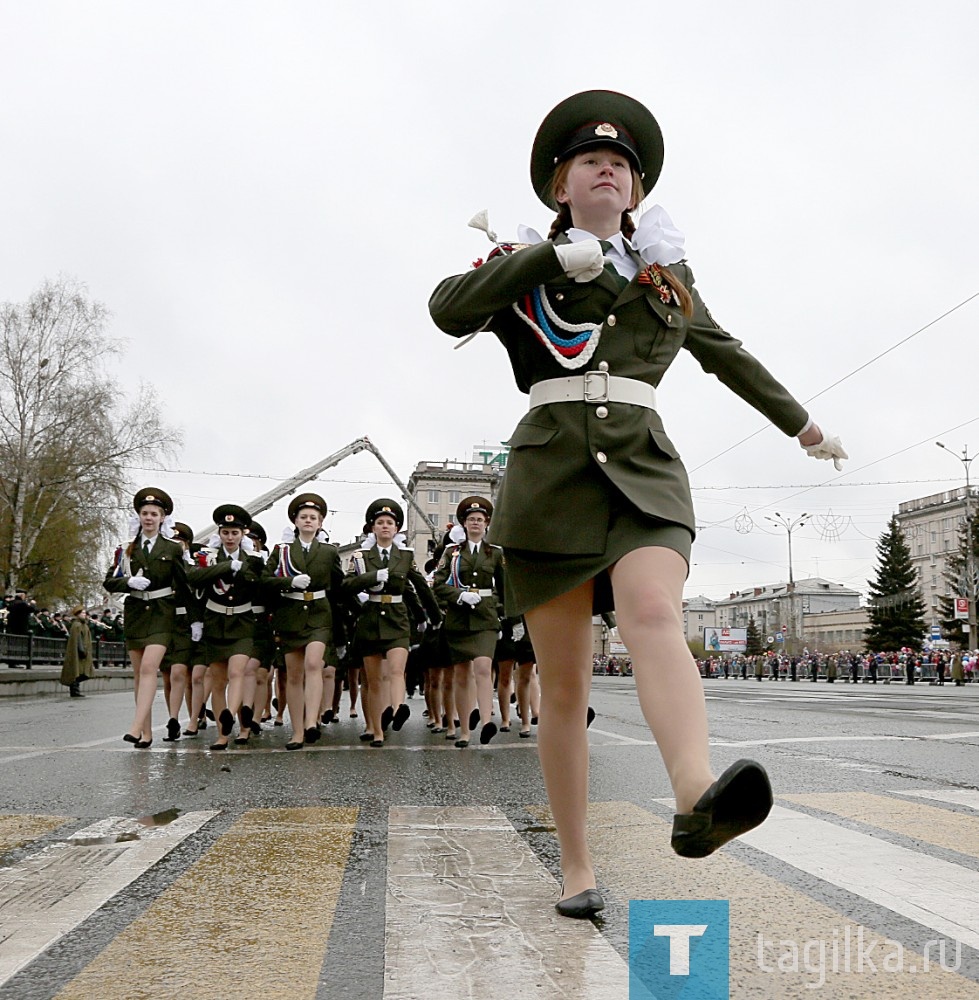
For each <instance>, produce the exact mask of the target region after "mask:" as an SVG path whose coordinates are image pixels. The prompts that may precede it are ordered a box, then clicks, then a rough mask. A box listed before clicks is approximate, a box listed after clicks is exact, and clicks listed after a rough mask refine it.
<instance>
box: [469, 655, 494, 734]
mask: <svg viewBox="0 0 979 1000" xmlns="http://www.w3.org/2000/svg"><path fill="white" fill-rule="evenodd" d="M473 676H474V677H475V680H476V703H477V704H478V705H479V724H480V726H485V725H486V723H487V722H489V721H490V717H491V716H492V714H493V659H492V657H490V656H477V657H476V659H474V660H473Z"/></svg>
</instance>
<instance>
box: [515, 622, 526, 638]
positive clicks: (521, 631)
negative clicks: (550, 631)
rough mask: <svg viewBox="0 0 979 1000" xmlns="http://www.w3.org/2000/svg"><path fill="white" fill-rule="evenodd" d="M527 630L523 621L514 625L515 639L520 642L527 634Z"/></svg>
mask: <svg viewBox="0 0 979 1000" xmlns="http://www.w3.org/2000/svg"><path fill="white" fill-rule="evenodd" d="M526 633H527V630H526V629H525V628H524V627H523V622H520V623H519V624H518V625H514V626H513V641H514V642H520V640H521V639H522V638H523V637H524V635H526Z"/></svg>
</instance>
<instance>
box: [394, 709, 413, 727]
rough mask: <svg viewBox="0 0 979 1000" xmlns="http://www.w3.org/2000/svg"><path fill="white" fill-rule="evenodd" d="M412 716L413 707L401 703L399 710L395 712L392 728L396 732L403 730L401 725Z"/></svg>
mask: <svg viewBox="0 0 979 1000" xmlns="http://www.w3.org/2000/svg"><path fill="white" fill-rule="evenodd" d="M410 717H411V709H410V708H409V707H408V706H407V705H399V706H398V710H397V712H395V713H394V719H393V721H392V723H391V728H392V729H393V730H394V731H395V732H396V733H400V732H401V727H402V726H403V725H404V724H405V723H406V722H407V721H408V719H409V718H410Z"/></svg>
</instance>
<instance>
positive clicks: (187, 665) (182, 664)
mask: <svg viewBox="0 0 979 1000" xmlns="http://www.w3.org/2000/svg"><path fill="white" fill-rule="evenodd" d="M173 540H174V541H175V542H176V543H177V544H178V545H179V546H180V548H181V549H182V550H183V559H184V562H185V563H186V564H187V566H188V567H192V566H194V560H193V557H192V556H191V554H190V549H191V545H193V542H194V533H193V531H191V529H190V526H189V525H187V524H184V522H183V521H175V522H174V525H173ZM176 597H177V607H176V611H175V619H174V630H173V642H172V643H171V644H170V647H169V649H167V655H166V656H165V657H164V659H163V666H162V669H163V670H164V671H168V672H169V675H170V688H169V691H168V692H167V705H168V706H169V709H170V718H169V720H168V721H167V735H166V736H164V737H163V742H164V743H175V742H176V741H177V740H179V739H180V732H181V730H180V706H181V705H182V704H183V703H184V701H185V700H186V696H187V687H188V684H187V682H188V680H191V679H192V673H191V671H192V670H193V669H194V668H197V669H199V670H200V672H201V674H202V675H203V672H204V665H203V664H202V663H201V664H198V663H197V661H198V659H201V656H200V655H199V654H200V653H202V652H203V650H202V649H201V648H200V639H201V634H202V630H203V624H202V621H203V614H202V613H201V611H200V609H199V601H198V599H197V595H196V594H195V593H194V591H193V588H192V587H191V586H190V584H189V583H188V582H187V581H186V580H185V581H184V583H183V585H181V586H178V588H177V592H176ZM191 688H192V681H191ZM199 708H200V706H199V705H198V709H199ZM189 711H190V719H189V720H188V723H187V729H186V730H185V735H187V736H196V735H197V716H196V715H195V714H194V709H193V699H191V705H190V707H189ZM191 727H193V728H191Z"/></svg>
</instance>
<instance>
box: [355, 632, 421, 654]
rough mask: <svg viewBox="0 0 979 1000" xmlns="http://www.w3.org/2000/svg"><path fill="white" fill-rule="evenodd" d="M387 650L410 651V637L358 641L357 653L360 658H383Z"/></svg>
mask: <svg viewBox="0 0 979 1000" xmlns="http://www.w3.org/2000/svg"><path fill="white" fill-rule="evenodd" d="M389 649H411V636H409V635H403V636H396V637H395V638H393V639H358V640H357V652H358V653H359V654H360V655H361V656H383V655H384V654H385V653H386V652H387V651H388V650H389Z"/></svg>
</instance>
